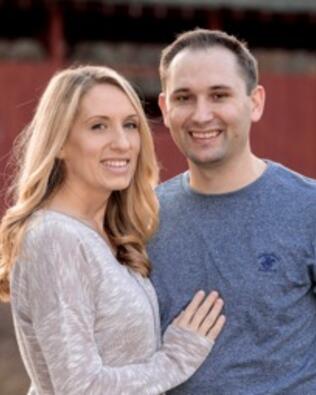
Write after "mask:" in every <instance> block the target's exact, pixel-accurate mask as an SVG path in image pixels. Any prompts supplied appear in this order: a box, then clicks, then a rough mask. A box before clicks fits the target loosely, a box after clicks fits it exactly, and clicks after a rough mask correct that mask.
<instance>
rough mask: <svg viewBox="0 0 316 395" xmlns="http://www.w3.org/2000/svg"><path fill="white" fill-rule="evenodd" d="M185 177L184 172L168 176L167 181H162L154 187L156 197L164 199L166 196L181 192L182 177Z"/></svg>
mask: <svg viewBox="0 0 316 395" xmlns="http://www.w3.org/2000/svg"><path fill="white" fill-rule="evenodd" d="M184 177H185V172H184V173H180V174H178V175H176V176H175V177H172V178H170V179H169V180H167V181H164V182H162V183H161V184H159V185H158V187H157V188H156V193H157V196H158V198H159V199H160V200H161V199H164V198H167V197H168V196H174V195H177V194H179V193H181V192H183V188H184V187H183V179H184Z"/></svg>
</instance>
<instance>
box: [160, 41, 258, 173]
mask: <svg viewBox="0 0 316 395" xmlns="http://www.w3.org/2000/svg"><path fill="white" fill-rule="evenodd" d="M263 102H264V93H263V90H262V87H257V88H255V89H254V90H253V92H251V93H250V94H247V91H246V83H245V80H244V78H243V76H242V74H241V71H240V69H239V66H238V64H237V61H236V59H235V55H234V54H233V53H232V52H230V51H229V50H227V49H226V48H222V47H219V46H217V47H212V48H209V49H205V50H204V49H201V50H183V51H181V52H180V53H178V54H177V55H176V57H175V58H174V59H173V60H172V62H171V64H170V66H169V70H168V76H167V80H166V88H165V92H164V93H162V94H161V95H160V97H159V105H160V108H161V110H162V113H163V117H164V122H165V125H166V126H167V127H168V128H169V129H170V132H171V135H172V137H173V139H174V141H175V143H176V144H177V146H178V148H179V149H180V151H182V153H183V154H184V155H185V156H186V157H187V159H188V161H189V164H194V165H196V166H197V167H199V168H201V167H203V168H208V167H212V166H214V165H216V166H218V165H221V164H225V163H227V162H231V161H232V160H235V161H236V160H238V159H239V158H241V157H242V156H245V155H248V154H249V155H250V147H249V131H250V126H251V123H252V122H253V121H257V120H259V119H260V117H261V114H262V110H263Z"/></svg>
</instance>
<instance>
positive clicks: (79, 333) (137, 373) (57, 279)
mask: <svg viewBox="0 0 316 395" xmlns="http://www.w3.org/2000/svg"><path fill="white" fill-rule="evenodd" d="M45 239H46V240H36V243H35V244H34V249H36V253H35V254H33V255H34V257H36V259H35V260H33V261H32V262H30V264H29V267H28V270H29V272H28V278H29V280H28V281H29V284H28V297H29V298H30V300H31V301H32V303H33V307H32V322H33V325H34V329H35V332H36V339H37V341H38V342H39V344H40V347H41V350H42V352H43V355H44V358H45V361H46V364H47V367H48V370H49V375H50V378H51V381H52V385H53V387H54V391H55V393H56V394H60V395H61V394H62V395H72V394H73V395H75V394H76V395H80V394H91V395H101V394H102V395H107V394H108V395H122V394H128V395H140V394H141V395H145V394H148V395H150V394H152V395H158V394H160V393H162V392H165V391H167V390H169V389H171V388H173V387H175V386H177V385H179V384H181V383H182V382H183V381H185V380H186V379H188V378H189V377H190V376H191V375H192V374H193V373H194V372H195V371H196V369H197V368H198V367H199V366H200V365H201V364H202V362H203V361H204V360H205V358H206V357H207V355H208V354H209V352H210V350H211V348H212V345H213V340H214V339H215V337H216V336H217V334H218V332H219V331H220V329H221V326H222V324H223V322H221V320H222V321H223V319H220V320H219V321H218V320H217V318H218V316H219V311H220V306H218V302H217V306H218V307H217V312H216V308H214V309H213V315H212V313H211V314H207V313H208V309H209V306H210V305H212V304H216V303H215V299H216V298H214V296H213V299H214V300H213V302H212V303H210V300H208V302H207V301H206V302H205V303H204V304H203V303H201V302H202V299H204V295H203V293H200V294H198V295H196V297H195V299H194V300H193V302H192V303H191V304H190V305H189V306H188V308H187V309H186V310H185V311H184V312H183V313H182V314H181V315H180V316H179V317H178V318H177V319H176V321H175V322H174V323H173V324H172V325H171V326H170V327H169V328H168V329H167V331H166V333H165V336H164V338H163V345H162V347H161V349H160V350H158V351H157V352H156V353H154V354H153V355H152V357H151V358H149V359H147V360H144V361H143V362H142V363H137V364H128V365H126V366H120V367H112V366H105V365H104V364H103V363H102V359H101V357H100V354H99V352H98V349H97V344H96V341H95V338H94V328H93V325H94V303H93V284H90V283H89V274H88V273H87V272H86V273H84V272H85V270H87V266H88V265H87V263H86V259H87V258H86V256H85V255H84V253H83V250H82V246H81V245H80V240H78V238H77V236H76V235H75V234H72V233H70V232H68V231H67V230H66V229H63V228H59V229H57V231H56V229H54V230H52V229H50V231H49V238H48V239H47V238H45ZM210 298H212V296H210V297H209V299H210ZM205 317H207V318H206V319H205ZM202 322H203V324H202V325H200V324H201V323H202ZM122 325H123V323H122ZM210 328H211V329H210ZM192 331H195V332H196V333H193V332H192ZM204 335H208V337H206V336H204ZM45 369H46V367H45Z"/></svg>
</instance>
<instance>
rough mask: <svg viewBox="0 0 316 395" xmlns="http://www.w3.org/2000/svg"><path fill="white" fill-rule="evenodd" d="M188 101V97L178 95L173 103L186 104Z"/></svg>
mask: <svg viewBox="0 0 316 395" xmlns="http://www.w3.org/2000/svg"><path fill="white" fill-rule="evenodd" d="M189 99H190V96H189V95H179V96H176V97H175V101H176V102H178V103H184V102H187V101H188V100H189Z"/></svg>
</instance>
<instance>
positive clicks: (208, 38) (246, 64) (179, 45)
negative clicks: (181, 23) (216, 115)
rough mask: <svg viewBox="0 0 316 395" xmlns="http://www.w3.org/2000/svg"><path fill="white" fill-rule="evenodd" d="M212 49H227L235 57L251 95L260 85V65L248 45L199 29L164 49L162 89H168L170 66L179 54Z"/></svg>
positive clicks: (188, 32) (220, 33)
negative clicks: (167, 81) (187, 51)
mask: <svg viewBox="0 0 316 395" xmlns="http://www.w3.org/2000/svg"><path fill="white" fill-rule="evenodd" d="M212 47H222V48H226V49H228V50H229V51H231V52H232V53H233V54H234V55H235V57H236V60H237V64H238V66H239V68H240V71H241V75H242V77H243V78H244V80H245V83H246V90H247V93H248V94H250V92H251V91H252V90H253V89H254V88H255V87H256V85H257V84H258V64H257V60H256V59H255V58H254V56H253V55H252V54H251V53H250V51H249V49H248V48H247V45H246V43H244V42H242V41H240V40H238V39H237V38H236V37H235V36H232V35H229V34H227V33H225V32H223V31H219V30H208V29H199V28H198V29H195V30H191V31H187V32H185V33H182V34H180V35H179V36H178V37H177V38H176V40H174V41H173V42H172V43H171V44H170V45H168V46H167V47H166V48H165V49H163V51H162V53H161V58H160V66H159V72H160V80H161V85H162V89H163V90H165V89H166V80H167V77H168V70H169V67H170V64H171V62H172V60H173V59H174V58H175V56H176V55H177V54H178V53H179V52H181V51H183V50H185V49H189V50H206V49H209V48H212Z"/></svg>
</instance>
